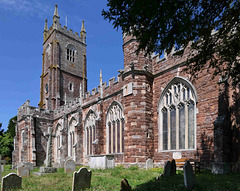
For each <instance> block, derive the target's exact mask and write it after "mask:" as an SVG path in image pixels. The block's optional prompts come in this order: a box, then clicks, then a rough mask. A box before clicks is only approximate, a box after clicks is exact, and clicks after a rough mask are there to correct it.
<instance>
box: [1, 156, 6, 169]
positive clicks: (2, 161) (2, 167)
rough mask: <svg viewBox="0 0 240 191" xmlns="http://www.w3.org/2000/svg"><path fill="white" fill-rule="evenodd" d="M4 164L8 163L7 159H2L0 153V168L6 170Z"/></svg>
mask: <svg viewBox="0 0 240 191" xmlns="http://www.w3.org/2000/svg"><path fill="white" fill-rule="evenodd" d="M4 164H6V161H5V160H2V155H0V168H1V171H4V166H3V165H4Z"/></svg>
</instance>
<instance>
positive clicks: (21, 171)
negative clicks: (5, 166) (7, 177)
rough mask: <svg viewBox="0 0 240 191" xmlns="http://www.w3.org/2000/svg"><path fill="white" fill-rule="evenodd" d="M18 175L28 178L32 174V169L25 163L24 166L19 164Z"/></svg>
mask: <svg viewBox="0 0 240 191" xmlns="http://www.w3.org/2000/svg"><path fill="white" fill-rule="evenodd" d="M17 175H18V176H21V177H22V178H27V177H29V176H30V170H29V168H28V166H25V165H24V164H23V165H22V166H19V167H18V168H17Z"/></svg>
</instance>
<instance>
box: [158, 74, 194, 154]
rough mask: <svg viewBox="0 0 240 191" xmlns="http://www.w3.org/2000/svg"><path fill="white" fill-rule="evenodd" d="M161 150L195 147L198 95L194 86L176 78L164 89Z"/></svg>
mask: <svg viewBox="0 0 240 191" xmlns="http://www.w3.org/2000/svg"><path fill="white" fill-rule="evenodd" d="M159 111H160V112H159V118H160V120H159V122H160V141H159V144H160V145H159V146H160V150H161V151H165V150H181V149H184V150H186V149H195V147H196V145H195V140H196V95H195V90H194V87H193V86H192V85H191V84H190V83H189V82H187V81H185V80H184V79H182V78H175V79H174V80H172V82H170V84H169V85H168V86H167V87H166V88H165V90H164V91H163V95H162V96H161V100H160V107H159Z"/></svg>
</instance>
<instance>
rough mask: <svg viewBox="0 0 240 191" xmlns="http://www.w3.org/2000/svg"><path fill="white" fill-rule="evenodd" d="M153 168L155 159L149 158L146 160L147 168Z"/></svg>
mask: <svg viewBox="0 0 240 191" xmlns="http://www.w3.org/2000/svg"><path fill="white" fill-rule="evenodd" d="M152 168H153V160H152V159H148V160H147V161H146V170H150V169H152Z"/></svg>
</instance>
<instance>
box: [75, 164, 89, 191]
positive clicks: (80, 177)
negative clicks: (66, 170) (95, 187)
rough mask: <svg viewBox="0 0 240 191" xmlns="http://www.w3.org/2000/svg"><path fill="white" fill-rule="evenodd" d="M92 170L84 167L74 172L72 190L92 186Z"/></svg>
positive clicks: (76, 190)
mask: <svg viewBox="0 0 240 191" xmlns="http://www.w3.org/2000/svg"><path fill="white" fill-rule="evenodd" d="M91 177H92V171H88V170H87V169H86V168H84V167H82V168H80V169H79V171H78V172H76V171H75V172H74V174H73V184H72V191H78V190H83V189H86V188H90V186H91Z"/></svg>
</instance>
